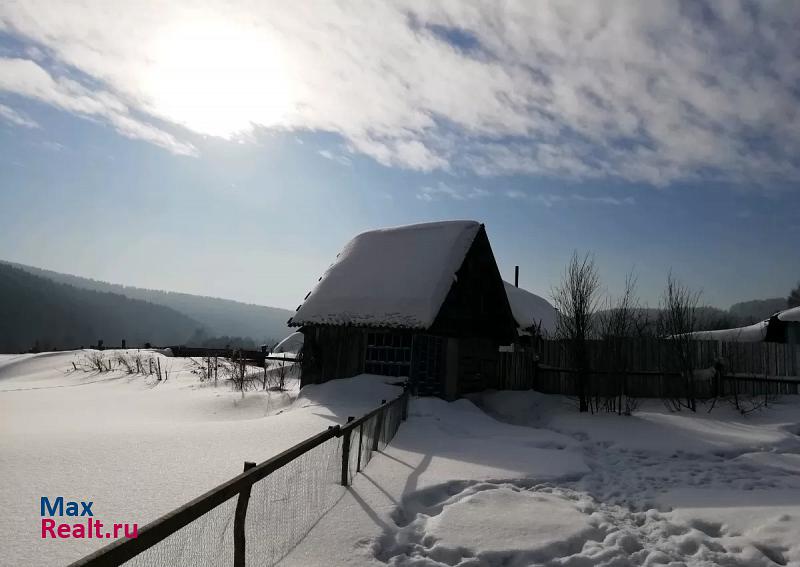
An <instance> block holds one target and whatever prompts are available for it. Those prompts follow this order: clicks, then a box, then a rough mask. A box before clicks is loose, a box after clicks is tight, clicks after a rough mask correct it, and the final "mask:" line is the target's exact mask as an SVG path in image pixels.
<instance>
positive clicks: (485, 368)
mask: <svg viewBox="0 0 800 567" xmlns="http://www.w3.org/2000/svg"><path fill="white" fill-rule="evenodd" d="M288 324H289V325H290V326H293V327H300V331H301V332H302V333H303V335H304V340H305V345H304V347H303V373H302V384H303V385H305V384H311V383H319V382H323V381H326V380H330V379H333V378H344V377H350V376H354V375H356V374H360V373H371V374H380V375H385V376H407V377H409V378H410V381H411V384H412V387H413V388H414V389H415V390H416V392H417V393H419V394H421V395H438V396H442V397H444V398H447V399H453V398H456V397H458V396H460V395H462V394H464V393H467V392H472V391H478V390H482V389H485V388H489V387H496V386H497V385H498V382H497V375H496V373H497V356H498V347H499V346H500V345H507V344H510V343H512V342H514V341H516V340H517V336H518V335H517V323H516V321H515V319H514V316H513V314H512V311H511V307H510V305H509V301H508V297H507V295H506V290H505V287H504V283H503V280H502V279H501V277H500V272H499V270H498V268H497V263H496V262H495V258H494V254H493V253H492V247H491V245H490V244H489V239H488V237H487V235H486V230H485V228H484V226H483V225H482V224H480V223H477V222H474V221H446V222H434V223H425V224H416V225H410V226H402V227H397V228H389V229H382V230H374V231H370V232H365V233H363V234H360V235H358V236H356V237H355V238H353V240H351V241H350V242H349V243H348V244H347V245H346V246H345V247H344V249H343V250H342V252H341V253H340V254H339V255H338V256H337V258H336V261H335V262H334V263H333V264H332V265H331V267H330V268H329V269H328V270H327V272H325V274H324V275H323V276H322V277H321V278H320V280H319V282H318V284H317V286H316V287H315V288H314V289H313V290H312V291H311V292H310V293H309V294H308V295H307V296H306V298H305V300H304V302H303V304H302V305H301V306H300V307H298V309H297V313H296V314H295V315H294V316H293V317H292V318H291V319H290V320H289V322H288Z"/></svg>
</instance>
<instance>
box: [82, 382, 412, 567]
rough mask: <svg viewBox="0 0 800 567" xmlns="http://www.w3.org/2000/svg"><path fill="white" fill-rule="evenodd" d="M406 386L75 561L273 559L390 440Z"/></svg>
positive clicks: (237, 566) (401, 414)
mask: <svg viewBox="0 0 800 567" xmlns="http://www.w3.org/2000/svg"><path fill="white" fill-rule="evenodd" d="M408 400H409V392H408V388H404V391H403V393H402V394H401V395H400V396H398V397H397V398H395V399H394V400H392V401H390V402H386V400H383V401H382V402H381V405H380V407H378V408H376V409H374V410H372V411H371V412H369V413H368V414H366V415H364V416H362V417H360V418H359V419H355V418H353V417H349V418H348V421H347V423H346V424H345V425H341V426H339V425H336V426H332V427H329V428H328V429H327V430H326V431H323V432H321V433H319V434H317V435H315V436H313V437H310V438H309V439H306V440H305V441H303V442H302V443H299V444H297V445H295V446H294V447H292V448H290V449H287V450H286V451H284V452H283V453H280V454H278V455H275V456H274V457H272V458H270V459H267V460H266V461H264V462H263V463H260V464H258V465H256V464H255V463H249V462H246V463H245V465H244V469H245V470H244V472H243V473H242V474H240V475H238V476H236V477H234V478H232V479H231V480H229V481H228V482H225V483H223V484H221V485H219V486H217V487H216V488H214V489H212V490H210V491H208V492H206V493H205V494H203V495H202V496H200V497H198V498H195V499H194V500H192V501H191V502H189V503H187V504H184V505H183V506H181V507H179V508H176V509H175V510H173V511H172V512H168V513H167V514H165V515H164V516H162V517H160V518H159V519H157V520H155V521H153V522H151V523H150V524H148V525H146V526H144V527H143V528H141V529H140V530H139V534H138V537H137V538H135V539H119V540H116V541H114V542H113V543H111V544H109V545H107V546H105V547H103V548H101V549H99V550H97V551H96V552H94V553H92V554H90V555H87V556H86V557H84V558H83V559H80V560H78V561H76V562H74V563H72V564H71V565H70V567H101V566H102V567H108V566H117V565H125V566H127V567H133V566H136V567H138V566H143V567H144V566H151V565H171V566H187V567H194V566H196V565H204V566H209V567H214V566H220V567H222V566H224V567H230V566H231V565H233V566H234V567H244V566H245V565H264V566H270V565H275V564H276V563H278V562H279V561H280V560H281V559H283V558H284V557H285V556H286V555H287V554H288V553H289V552H290V551H291V550H292V549H293V548H294V547H295V546H296V545H297V544H298V543H299V542H300V540H302V539H303V538H304V537H305V536H306V534H307V533H308V532H309V531H310V530H311V528H312V527H313V526H314V524H316V522H317V521H319V519H320V518H321V517H322V515H323V514H325V512H327V511H328V510H329V509H331V508H332V507H333V505H334V504H336V502H337V501H338V500H339V499H340V498H341V496H342V495H343V494H344V491H345V487H346V486H349V485H350V484H351V483H352V481H353V477H354V476H355V474H356V473H357V472H359V471H360V470H361V469H363V468H364V467H365V466H366V465H367V463H368V462H369V461H370V459H371V458H372V455H373V454H374V453H375V452H376V451H380V450H382V449H384V448H385V447H386V445H388V444H389V442H390V441H391V440H392V438H393V437H394V435H395V433H396V432H397V430H398V428H399V427H400V422H401V421H404V420H405V419H406V416H407V413H408Z"/></svg>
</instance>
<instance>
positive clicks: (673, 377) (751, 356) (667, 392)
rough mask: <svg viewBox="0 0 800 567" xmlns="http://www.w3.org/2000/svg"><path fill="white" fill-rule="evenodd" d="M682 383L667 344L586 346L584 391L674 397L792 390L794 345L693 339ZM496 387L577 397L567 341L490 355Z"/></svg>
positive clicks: (681, 367) (573, 356)
mask: <svg viewBox="0 0 800 567" xmlns="http://www.w3.org/2000/svg"><path fill="white" fill-rule="evenodd" d="M687 354H688V355H689V357H688V358H687V360H690V362H691V367H692V369H693V379H692V380H690V381H689V380H687V379H686V377H685V376H686V373H685V368H686V365H685V363H684V364H682V363H681V360H680V356H679V354H678V353H677V352H676V349H675V344H674V343H672V342H671V341H668V340H664V339H657V338H642V339H633V338H631V339H627V338H626V339H615V340H593V341H588V342H587V345H586V354H585V358H586V364H585V368H587V376H588V385H589V392H588V393H589V395H591V396H614V395H619V394H620V393H624V394H625V395H627V396H629V397H662V398H679V397H684V396H685V395H686V394H687V390H688V389H689V388H691V390H692V395H693V397H696V398H700V399H702V398H710V397H714V396H715V395H728V394H737V395H763V394H785V393H793V394H796V393H800V390H798V386H799V385H800V377H798V375H799V374H800V345H796V344H777V343H763V342H762V343H735V342H719V341H693V342H692V343H691V344H690V345H689V352H688V353H687ZM498 357H499V358H498V375H499V377H500V380H501V384H502V387H503V388H505V389H511V390H523V389H530V388H533V389H535V390H538V391H540V392H544V393H553V394H565V395H578V376H579V371H578V369H579V368H580V365H579V363H578V358H577V353H576V349H575V348H573V345H572V344H571V343H570V342H569V341H564V340H542V341H539V342H538V343H537V344H536V345H535V346H534V347H529V348H526V349H520V348H516V349H512V350H506V351H505V352H502V351H501V352H500V353H499V355H498Z"/></svg>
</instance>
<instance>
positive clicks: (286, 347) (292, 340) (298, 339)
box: [272, 331, 305, 354]
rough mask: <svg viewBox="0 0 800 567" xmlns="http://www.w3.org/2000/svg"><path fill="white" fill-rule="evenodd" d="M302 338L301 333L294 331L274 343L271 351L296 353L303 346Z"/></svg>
mask: <svg viewBox="0 0 800 567" xmlns="http://www.w3.org/2000/svg"><path fill="white" fill-rule="evenodd" d="M304 338H305V337H304V336H303V333H301V332H300V331H296V332H294V333H292V334H291V335H289V336H288V337H286V338H285V339H283V340H282V341H281V342H279V343H278V344H277V345H275V348H274V349H272V352H273V353H275V354H281V353H285V352H290V353H293V354H297V353H298V352H300V350H301V349H302V348H303V340H304Z"/></svg>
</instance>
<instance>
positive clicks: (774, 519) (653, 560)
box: [373, 417, 800, 567]
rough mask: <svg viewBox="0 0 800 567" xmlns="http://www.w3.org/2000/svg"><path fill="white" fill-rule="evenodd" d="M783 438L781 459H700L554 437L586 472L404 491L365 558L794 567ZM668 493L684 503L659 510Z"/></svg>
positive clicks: (792, 452) (795, 458)
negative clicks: (567, 442)
mask: <svg viewBox="0 0 800 567" xmlns="http://www.w3.org/2000/svg"><path fill="white" fill-rule="evenodd" d="M596 419H602V417H598V418H596ZM633 423H634V422H631V424H632V425H633ZM732 427H735V425H733V426H732ZM782 429H784V430H786V429H788V430H789V434H788V436H787V437H784V438H783V439H782V440H781V442H780V443H779V447H778V449H779V450H780V452H777V450H776V448H775V447H772V448H770V447H764V449H768V450H766V451H763V450H762V451H756V452H753V448H752V447H747V446H746V445H747V443H746V442H745V443H744V444H743V445H742V446H741V447H740V448H738V449H736V448H731V447H725V448H723V449H720V450H719V451H713V452H702V453H698V452H693V451H691V452H687V451H681V450H674V451H673V450H667V451H664V447H663V445H660V443H659V441H661V440H654V447H653V450H651V451H648V450H645V449H642V448H640V446H641V443H633V444H630V446H625V443H624V442H623V443H622V444H617V443H613V442H611V441H608V440H601V441H598V440H596V439H593V438H592V437H591V436H590V435H589V434H587V433H584V432H581V431H571V432H568V431H563V430H559V433H561V434H567V435H570V436H571V437H572V438H573V439H575V441H576V446H574V447H572V448H570V449H568V450H577V451H580V452H581V453H582V455H583V458H584V460H585V461H586V463H587V465H588V466H589V469H590V471H589V472H588V473H586V474H584V475H582V476H580V478H577V479H572V480H561V481H554V482H549V483H539V482H536V481H532V480H508V481H491V482H486V481H453V482H447V483H442V484H439V485H436V486H432V487H428V488H425V489H423V490H420V491H417V492H413V493H410V494H406V495H405V496H404V497H403V498H402V500H401V502H400V504H399V505H398V506H397V508H396V509H395V510H394V512H393V513H392V515H391V519H392V520H393V522H394V525H390V527H388V529H385V530H384V534H383V535H382V536H381V537H380V538H378V539H377V541H375V542H374V543H373V552H374V555H375V557H376V558H377V559H378V560H379V561H381V562H383V563H386V564H388V565H392V566H397V567H401V566H402V567H411V566H414V567H430V566H440V567H441V566H444V565H447V566H458V567H495V566H497V567H499V566H504V567H522V566H528V565H542V566H547V567H555V566H574V567H588V566H618V567H619V566H626V565H644V566H650V565H671V566H673V567H677V566H680V565H691V566H715V565H722V566H732V567H733V566H741V567H745V566H754V567H762V566H763V567H774V566H775V565H783V566H785V565H800V561H799V560H800V557H799V556H798V551H799V550H798V548H797V544H798V543H800V542H798V541H797V537H796V535H795V533H796V532H797V530H798V527H797V526H798V521H799V520H800V514H798V511H800V510H799V509H798V506H797V504H798V500H797V499H798V495H800V492H799V491H800V475H798V472H800V437H797V435H795V434H794V433H793V432H795V431H797V426H796V424H788V425H787V426H786V427H783V428H782ZM565 449H566V447H565ZM674 492H678V493H682V494H688V495H689V496H688V498H689V504H690V505H689V506H688V508H689V509H688V510H686V509H681V510H680V511H675V512H673V511H672V507H671V506H670V505H668V504H665V501H666V502H668V501H669V498H665V497H667V496H669V495H670V494H671V493H674ZM720 494H722V495H724V496H725V498H723V499H722V500H719V495H720ZM699 495H711V497H712V505H711V509H713V510H714V513H711V514H708V513H705V514H704V512H707V510H703V509H702V504H698V505H695V504H696V502H694V500H695V499H699V500H702V497H701V496H699ZM714 498H717V500H719V501H717V502H714ZM692 508H697V509H696V510H692ZM720 509H722V510H725V511H724V512H721V513H720V512H719V510H720ZM765 510H766V512H765ZM786 510H788V511H789V512H790V513H784V512H785V511H786ZM704 516H709V517H710V518H711V519H709V518H708V517H704ZM717 516H719V518H717ZM731 516H740V517H742V521H741V522H735V521H733V522H732V521H729V520H730V517H731ZM748 516H750V517H748ZM748 522H750V523H753V522H756V524H757V526H756V528H755V529H752V526H750V525H747V524H748ZM737 524H743V525H741V526H740V525H737Z"/></svg>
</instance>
